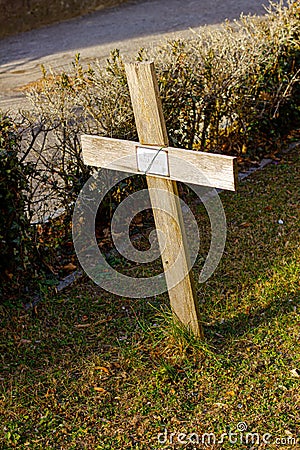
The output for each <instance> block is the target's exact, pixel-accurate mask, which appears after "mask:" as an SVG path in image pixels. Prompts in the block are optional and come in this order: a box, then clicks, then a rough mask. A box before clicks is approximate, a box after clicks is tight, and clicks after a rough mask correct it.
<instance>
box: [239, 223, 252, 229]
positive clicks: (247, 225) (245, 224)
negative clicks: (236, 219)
mask: <svg viewBox="0 0 300 450" xmlns="http://www.w3.org/2000/svg"><path fill="white" fill-rule="evenodd" d="M240 227H243V228H248V227H251V223H249V222H243V223H241V224H240Z"/></svg>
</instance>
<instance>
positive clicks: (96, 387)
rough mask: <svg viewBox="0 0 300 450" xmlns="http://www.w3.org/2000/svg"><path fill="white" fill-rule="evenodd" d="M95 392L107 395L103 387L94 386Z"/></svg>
mask: <svg viewBox="0 0 300 450" xmlns="http://www.w3.org/2000/svg"><path fill="white" fill-rule="evenodd" d="M94 390H95V391H97V392H101V393H102V394H105V393H106V392H107V391H106V390H105V389H103V388H102V387H98V386H94Z"/></svg>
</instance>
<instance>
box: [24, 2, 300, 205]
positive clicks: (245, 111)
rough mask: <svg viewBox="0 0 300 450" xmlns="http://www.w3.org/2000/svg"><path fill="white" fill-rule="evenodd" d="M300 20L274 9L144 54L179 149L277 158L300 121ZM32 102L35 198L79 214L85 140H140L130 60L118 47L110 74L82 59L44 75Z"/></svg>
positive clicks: (28, 123)
mask: <svg viewBox="0 0 300 450" xmlns="http://www.w3.org/2000/svg"><path fill="white" fill-rule="evenodd" d="M299 16H300V10H299V5H298V3H297V2H292V1H289V2H288V5H287V6H283V4H282V3H279V4H277V3H276V4H273V3H270V6H269V8H268V12H267V14H266V15H265V16H264V17H262V18H257V17H252V16H242V17H241V18H240V20H239V21H237V22H235V23H234V24H229V23H225V24H224V25H223V26H222V27H221V28H220V29H218V30H214V31H210V30H209V29H206V30H204V31H203V33H201V34H199V35H195V38H194V39H193V40H190V41H175V42H174V41H173V42H168V43H167V44H166V45H165V46H161V47H159V48H157V49H156V50H155V51H154V52H152V54H147V52H146V51H144V50H141V51H140V52H139V53H138V55H137V60H141V61H142V60H147V59H154V61H155V65H156V68H157V75H158V80H159V86H160V91H161V96H162V102H163V108H164V115H165V118H166V122H167V128H168V132H169V137H170V141H171V144H172V145H175V146H178V147H182V148H192V149H194V150H202V151H210V152H219V153H227V154H232V155H237V156H240V157H248V158H251V159H252V160H253V158H257V159H259V158H261V157H262V155H263V154H265V153H269V152H270V153H271V152H274V149H276V145H277V143H278V142H280V139H282V137H283V136H284V135H286V134H288V132H289V130H290V129H291V128H293V127H295V126H296V125H297V123H299V117H300V113H299V97H300V94H299V90H300V89H299V77H300V72H299V71H300V69H299V67H300V65H299V62H300V56H299V55H300V45H299V27H300V20H299V19H300V17H299ZM28 95H29V98H30V99H31V101H32V105H33V108H32V110H31V111H30V112H27V113H26V114H24V115H23V118H24V123H23V127H24V128H25V129H26V130H27V132H25V133H24V134H23V145H24V147H25V148H26V147H28V146H30V148H31V151H30V154H29V155H28V157H29V159H30V158H31V160H32V159H34V160H35V161H36V162H37V165H38V167H39V177H38V179H37V180H35V182H34V189H35V194H36V198H37V197H40V199H41V201H40V204H41V205H43V206H44V209H46V210H47V209H48V210H49V209H50V210H52V211H53V210H55V209H60V208H63V209H64V210H67V211H68V210H71V209H72V205H73V203H74V201H75V199H76V197H77V195H78V192H79V190H80V188H81V186H82V184H83V183H84V181H85V180H86V179H87V178H88V177H89V176H90V173H91V171H90V169H89V168H87V167H85V166H84V164H83V161H82V157H81V147H80V135H81V134H82V133H91V134H98V135H103V136H109V137H118V138H123V139H137V133H136V128H135V123H134V117H133V112H132V108H131V104H130V96H129V91H128V87H127V82H126V76H125V70H124V64H123V60H122V58H121V57H120V55H119V52H118V51H117V50H115V51H113V52H112V54H111V57H110V59H109V60H108V61H107V64H106V66H105V67H104V66H103V65H101V64H100V63H99V62H95V63H93V64H92V65H90V66H89V67H83V66H82V65H81V63H80V60H79V55H77V56H76V58H75V60H74V62H73V65H72V67H71V68H70V70H69V71H68V72H66V71H63V72H61V73H55V72H53V71H49V72H47V71H46V70H45V69H44V73H43V78H42V79H41V80H40V82H39V83H38V84H37V85H35V86H33V88H32V89H31V90H30V92H29V94H28ZM39 211H40V212H41V211H42V210H41V209H40V210H39ZM44 213H45V211H43V214H44Z"/></svg>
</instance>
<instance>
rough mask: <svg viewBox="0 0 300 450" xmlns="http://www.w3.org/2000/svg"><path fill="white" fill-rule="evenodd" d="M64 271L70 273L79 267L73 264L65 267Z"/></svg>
mask: <svg viewBox="0 0 300 450" xmlns="http://www.w3.org/2000/svg"><path fill="white" fill-rule="evenodd" d="M63 269H64V270H69V271H70V272H71V271H73V270H75V269H77V267H76V266H75V265H74V264H73V263H71V262H70V263H69V264H67V265H66V266H63Z"/></svg>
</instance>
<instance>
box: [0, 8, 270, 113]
mask: <svg viewBox="0 0 300 450" xmlns="http://www.w3.org/2000/svg"><path fill="white" fill-rule="evenodd" d="M263 2H264V3H265V4H268V0H185V1H182V0H132V1H129V2H128V3H126V4H123V5H120V6H119V7H115V8H111V9H107V10H100V11H95V12H94V13H91V14H89V15H85V16H82V17H79V18H76V19H73V20H69V21H65V22H61V23H58V24H55V25H51V26H47V27H43V28H40V29H38V30H33V31H28V32H26V33H21V34H18V35H16V36H12V37H8V38H4V39H2V40H0V63H1V64H0V108H2V109H4V110H8V109H11V110H12V111H14V110H17V109H18V107H20V106H25V102H24V98H23V95H22V93H21V92H20V91H19V89H20V87H21V86H24V85H25V84H27V83H29V82H31V81H34V80H37V79H38V78H40V76H41V72H40V64H44V65H45V66H46V67H47V66H52V67H54V68H57V67H63V66H67V65H69V64H70V62H71V60H72V58H73V57H74V55H75V53H77V52H80V54H81V57H82V60H83V61H87V60H91V59H95V58H98V59H103V58H106V57H107V56H108V55H109V52H110V50H112V49H114V48H119V49H120V50H121V52H122V54H127V55H130V54H131V53H134V52H135V51H136V50H137V49H139V48H140V47H141V46H144V47H148V48H149V47H151V46H153V45H156V44H157V43H158V42H159V41H162V40H164V39H166V38H170V37H179V36H181V37H188V36H190V35H191V34H192V32H191V30H190V28H192V29H193V30H196V31H197V30H198V29H199V28H200V27H202V26H204V25H209V26H218V24H220V23H221V22H222V21H224V20H225V19H226V18H228V19H230V20H233V19H235V18H238V17H239V15H240V14H241V13H242V12H244V13H245V14H248V13H252V14H257V15H261V14H264V12H265V10H264V8H263V6H262V3H263Z"/></svg>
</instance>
